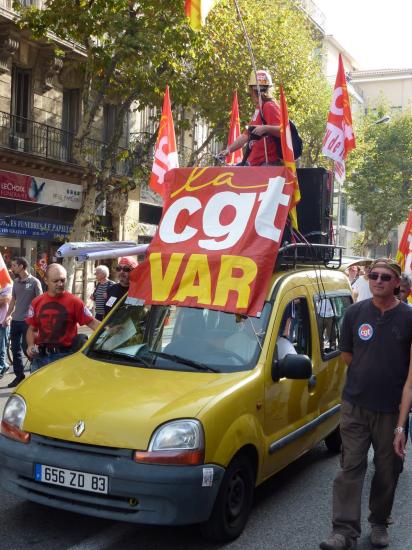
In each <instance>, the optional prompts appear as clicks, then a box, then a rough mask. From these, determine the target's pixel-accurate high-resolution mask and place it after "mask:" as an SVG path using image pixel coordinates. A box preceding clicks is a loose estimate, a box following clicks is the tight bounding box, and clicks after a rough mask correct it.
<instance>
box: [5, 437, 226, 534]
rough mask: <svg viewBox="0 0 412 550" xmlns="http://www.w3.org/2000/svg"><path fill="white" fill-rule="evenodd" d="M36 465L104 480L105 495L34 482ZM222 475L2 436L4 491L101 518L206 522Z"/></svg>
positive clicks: (126, 452) (121, 453)
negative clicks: (85, 473)
mask: <svg viewBox="0 0 412 550" xmlns="http://www.w3.org/2000/svg"><path fill="white" fill-rule="evenodd" d="M35 464H45V465H48V466H54V467H58V468H66V469H68V470H76V471H79V472H88V473H91V474H96V475H105V476H108V477H109V489H108V493H107V494H99V493H93V492H86V491H81V490H77V489H72V488H68V487H61V486H58V485H52V484H48V483H42V482H39V481H35V477H34V470H35ZM206 468H207V470H206V471H205V469H206ZM223 475H224V468H222V467H221V466H217V465H216V464H202V465H200V466H171V465H154V464H138V463H136V462H134V461H133V459H132V451H131V450H130V449H112V448H110V447H98V446H93V445H82V444H78V443H71V442H66V441H60V440H56V439H51V438H47V437H43V436H39V435H35V434H32V436H31V440H30V442H29V443H27V444H26V443H20V442H18V441H14V440H12V439H9V438H7V437H5V436H0V484H1V486H2V487H3V488H4V489H6V490H7V491H10V492H11V493H14V494H15V495H18V496H20V497H22V498H25V499H28V500H32V501H34V502H38V503H40V504H45V505H47V506H53V507H55V508H60V509H64V510H69V511H71V512H78V513H81V514H87V515H91V516H96V517H101V518H107V519H113V520H120V521H128V522H131V523H144V524H156V525H185V524H190V523H201V522H204V521H206V520H207V519H208V518H209V516H210V514H211V512H212V508H213V505H214V502H215V499H216V496H217V493H218V491H219V487H220V484H221V481H222V478H223Z"/></svg>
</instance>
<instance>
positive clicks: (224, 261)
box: [213, 254, 257, 309]
mask: <svg viewBox="0 0 412 550" xmlns="http://www.w3.org/2000/svg"><path fill="white" fill-rule="evenodd" d="M234 269H240V270H242V271H243V275H242V276H241V277H233V270H234ZM256 274H257V265H256V263H255V262H254V261H253V260H252V259H251V258H246V257H245V256H228V255H225V254H223V255H222V258H221V264H220V271H219V276H218V279H217V284H216V294H215V299H214V301H213V305H215V306H225V305H226V303H227V301H228V298H229V292H230V291H231V290H233V291H234V292H237V294H238V297H237V302H236V307H237V308H238V309H243V308H247V307H248V305H249V297H250V284H251V283H252V282H253V281H254V279H255V277H256Z"/></svg>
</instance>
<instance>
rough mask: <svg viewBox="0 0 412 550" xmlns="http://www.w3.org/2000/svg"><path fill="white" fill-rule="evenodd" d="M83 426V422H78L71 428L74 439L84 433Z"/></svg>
mask: <svg viewBox="0 0 412 550" xmlns="http://www.w3.org/2000/svg"><path fill="white" fill-rule="evenodd" d="M84 428H85V424H84V422H83V420H79V421H78V423H77V424H75V426H74V428H73V432H74V435H75V436H76V437H80V436H81V435H82V433H83V432H84Z"/></svg>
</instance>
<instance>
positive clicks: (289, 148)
mask: <svg viewBox="0 0 412 550" xmlns="http://www.w3.org/2000/svg"><path fill="white" fill-rule="evenodd" d="M280 143H281V145H282V157H283V163H284V165H285V166H286V168H289V169H290V170H291V171H292V173H293V195H292V200H291V203H290V211H289V216H290V219H291V222H292V227H293V228H294V229H298V218H297V212H296V205H297V203H298V202H299V201H300V190H299V182H298V175H297V172H296V164H295V154H294V152H293V143H292V133H291V131H290V124H289V115H288V107H287V105H286V98H285V94H284V92H283V86H281V87H280Z"/></svg>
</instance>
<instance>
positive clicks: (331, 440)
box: [325, 426, 342, 453]
mask: <svg viewBox="0 0 412 550" xmlns="http://www.w3.org/2000/svg"><path fill="white" fill-rule="evenodd" d="M325 445H326V447H327V448H328V451H330V452H331V453H340V451H341V449H342V438H341V435H340V429H339V426H338V427H337V428H336V429H335V430H333V432H332V433H330V434H329V435H328V436H327V437H325Z"/></svg>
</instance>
